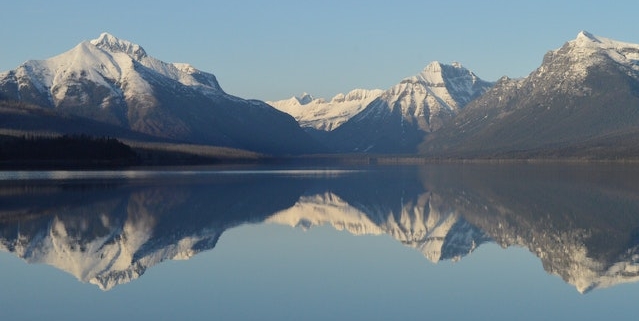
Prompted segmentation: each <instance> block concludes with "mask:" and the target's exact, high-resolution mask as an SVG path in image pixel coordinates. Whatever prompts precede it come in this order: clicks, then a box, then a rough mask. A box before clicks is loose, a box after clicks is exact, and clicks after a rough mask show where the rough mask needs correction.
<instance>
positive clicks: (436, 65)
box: [424, 61, 442, 72]
mask: <svg viewBox="0 0 639 321" xmlns="http://www.w3.org/2000/svg"><path fill="white" fill-rule="evenodd" d="M424 71H429V72H441V71H442V64H441V63H440V62H439V61H433V62H431V63H429V64H428V66H426V68H424Z"/></svg>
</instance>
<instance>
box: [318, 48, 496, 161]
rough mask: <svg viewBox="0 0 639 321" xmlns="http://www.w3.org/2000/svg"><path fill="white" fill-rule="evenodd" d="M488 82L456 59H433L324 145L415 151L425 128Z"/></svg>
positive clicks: (445, 117) (434, 128)
mask: <svg viewBox="0 0 639 321" xmlns="http://www.w3.org/2000/svg"><path fill="white" fill-rule="evenodd" d="M492 85H493V84H492V83H490V82H487V81H483V80H481V79H480V78H479V77H477V76H476V75H475V74H474V73H472V72H471V71H470V70H468V69H466V68H464V67H462V66H461V65H460V64H459V63H453V64H452V65H446V64H441V63H439V62H436V61H435V62H432V63H430V64H429V65H428V66H426V68H424V69H423V70H422V71H421V72H420V73H419V74H417V75H415V76H412V77H408V78H405V79H404V80H402V81H401V82H400V83H399V84H397V85H395V86H393V87H391V88H389V89H388V90H386V91H384V93H382V94H381V95H380V96H379V97H378V98H377V99H375V100H373V101H372V102H371V103H370V104H369V105H368V106H366V108H364V109H363V110H362V111H361V112H360V113H359V114H357V115H355V116H354V117H352V118H351V119H350V120H348V121H347V122H346V123H344V124H343V125H342V126H340V127H339V128H338V129H337V130H335V131H333V132H332V135H331V136H330V137H329V138H328V139H327V140H328V143H327V145H335V146H337V148H338V149H339V150H340V151H344V152H371V153H414V152H416V150H417V146H418V145H419V144H420V143H421V142H422V141H423V140H424V138H425V136H426V135H427V134H428V133H431V132H434V131H437V130H439V129H440V128H442V126H444V123H445V122H446V121H447V120H449V119H451V118H453V117H454V116H455V115H456V114H457V113H459V111H460V110H461V109H463V108H464V106H466V104H468V102H470V101H471V100H473V99H475V98H477V97H479V96H480V95H482V94H483V93H484V92H485V91H486V90H488V89H489V88H490V87H492ZM333 133H334V135H333Z"/></svg>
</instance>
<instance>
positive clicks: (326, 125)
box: [267, 89, 383, 131]
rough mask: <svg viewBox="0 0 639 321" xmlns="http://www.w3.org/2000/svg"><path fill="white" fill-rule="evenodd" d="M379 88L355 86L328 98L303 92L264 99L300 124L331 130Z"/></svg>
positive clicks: (371, 97) (364, 105)
mask: <svg viewBox="0 0 639 321" xmlns="http://www.w3.org/2000/svg"><path fill="white" fill-rule="evenodd" d="M382 92H383V91H382V90H381V89H372V90H366V89H354V90H351V91H350V92H348V93H347V94H337V95H335V97H333V98H332V99H331V100H330V101H326V100H325V99H323V98H314V97H313V96H311V95H309V94H307V93H304V94H303V95H301V96H299V97H292V98H290V99H286V100H278V101H268V102H267V103H268V104H269V105H271V106H273V107H275V108H276V109H278V110H280V111H283V112H285V113H287V114H290V115H291V116H293V117H294V118H295V120H297V122H298V123H299V124H300V126H302V127H303V128H310V129H315V130H321V131H332V130H334V129H335V128H337V127H339V126H340V125H342V124H343V123H344V122H346V121H347V120H349V119H351V118H352V117H353V116H355V115H357V114H358V113H359V112H360V111H362V109H364V108H365V107H366V106H367V105H368V104H369V103H370V102H371V101H373V100H374V99H375V98H377V97H379V95H380V94H381V93H382Z"/></svg>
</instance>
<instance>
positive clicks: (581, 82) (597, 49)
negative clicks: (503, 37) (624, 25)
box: [420, 32, 639, 157]
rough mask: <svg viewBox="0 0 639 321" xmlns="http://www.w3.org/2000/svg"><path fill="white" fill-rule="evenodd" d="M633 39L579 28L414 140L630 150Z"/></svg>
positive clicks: (638, 128)
mask: <svg viewBox="0 0 639 321" xmlns="http://www.w3.org/2000/svg"><path fill="white" fill-rule="evenodd" d="M638 133H639V45H635V44H628V43H623V42H619V41H614V40H610V39H606V38H603V37H597V36H594V35H592V34H589V33H587V32H581V33H579V35H578V36H577V38H576V39H574V40H572V41H569V42H567V43H566V44H565V45H564V46H562V47H561V48H559V49H557V50H553V51H550V52H548V53H547V54H546V56H545V57H544V59H543V63H542V64H541V66H540V67H539V68H537V69H536V70H535V71H533V72H532V73H531V74H530V75H529V76H527V77H525V78H523V79H509V78H507V77H504V78H502V79H500V80H499V81H498V82H497V84H496V85H495V86H494V87H493V88H492V89H491V90H489V91H488V92H486V93H485V94H484V95H483V96H481V97H480V98H478V99H477V100H475V101H473V102H471V103H470V104H469V105H468V106H467V107H466V108H465V109H464V110H463V111H462V112H460V113H459V115H458V116H457V117H456V118H455V119H454V121H453V122H451V123H450V124H449V125H447V126H445V127H444V128H442V130H440V131H439V132H437V133H436V134H435V135H432V136H430V137H429V142H427V143H425V144H423V145H422V146H421V147H420V151H421V152H423V153H425V154H428V155H438V156H461V157H476V156H480V157H483V156H497V157H499V156H502V157H503V156H506V157H512V156H514V157H528V156H551V157H554V156H558V157H562V156H578V157H608V156H610V155H616V156H618V157H623V156H626V155H637V154H638V153H637V152H639V148H637V143H638V142H639V140H638V139H637V138H636V137H637V134H638Z"/></svg>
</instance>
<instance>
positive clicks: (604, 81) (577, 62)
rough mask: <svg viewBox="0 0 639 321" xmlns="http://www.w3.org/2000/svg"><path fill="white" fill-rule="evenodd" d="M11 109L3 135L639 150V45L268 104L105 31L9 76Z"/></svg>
mask: <svg viewBox="0 0 639 321" xmlns="http://www.w3.org/2000/svg"><path fill="white" fill-rule="evenodd" d="M269 104H270V105H269ZM273 107H274V108H273ZM0 115H1V116H2V117H1V119H2V120H1V121H0V134H2V133H4V134H9V135H16V134H24V133H28V134H30V133H51V134H68V133H84V134H93V135H99V136H113V137H118V138H124V139H128V140H135V141H154V142H165V143H176V144H177V143H179V144H183V143H186V144H200V145H210V146H222V147H231V148H236V149H243V150H248V151H253V152H259V153H263V154H272V155H294V154H315V153H327V152H328V153H369V154H402V155H421V156H425V157H435V158H475V157H479V158H486V157H488V158H535V157H543V158H548V157H549V158H556V157H577V158H636V157H639V138H637V137H639V135H638V134H639V45H635V44H629V43H623V42H619V41H615V40H611V39H607V38H603V37H598V36H594V35H592V34H590V33H587V32H580V33H579V34H578V36H577V38H576V39H574V40H572V41H569V42H567V43H566V44H565V45H564V46H562V47H561V48H560V49H557V50H553V51H550V52H549V53H547V54H546V56H545V57H544V59H543V63H542V64H541V66H540V67H539V68H537V69H536V70H535V71H533V72H532V73H531V74H530V75H529V76H527V77H525V78H522V79H510V78H508V77H503V78H502V79H500V80H499V81H498V82H496V83H491V82H488V81H484V80H482V79H480V78H479V77H477V76H476V75H475V74H474V73H473V72H472V71H470V70H468V69H466V68H464V67H462V66H461V65H460V64H459V63H452V64H450V65H448V64H442V63H439V62H433V63H430V64H429V65H428V66H426V68H425V69H424V70H423V71H422V72H420V73H418V74H417V75H415V76H412V77H408V78H406V79H404V80H402V81H400V82H399V83H398V84H397V85H395V86H392V87H391V88H389V89H387V90H380V89H373V90H364V89H356V90H352V91H350V92H348V93H347V94H339V95H336V96H335V97H333V98H332V99H330V100H328V101H327V100H324V99H316V98H313V97H312V96H310V95H308V94H304V95H302V96H299V97H293V98H290V99H287V100H281V101H272V102H268V104H267V103H264V102H261V101H256V100H245V99H241V98H238V97H234V96H231V95H228V94H226V93H225V92H224V91H223V90H222V89H221V87H220V85H219V84H218V82H217V80H216V78H215V76H214V75H212V74H209V73H206V72H202V71H199V70H197V69H195V68H194V67H192V66H190V65H188V64H177V63H165V62H162V61H159V60H157V59H155V58H152V57H151V56H149V55H147V53H146V52H145V51H144V49H143V48H142V47H140V46H139V45H137V44H133V43H131V42H128V41H126V40H121V39H118V38H116V37H114V36H112V35H109V34H107V33H105V34H102V35H101V36H100V37H99V38H97V39H94V40H91V41H86V42H82V43H81V44H79V45H78V46H76V47H75V48H73V49H72V50H70V51H68V52H66V53H63V54H61V55H59V56H56V57H53V58H50V59H47V60H42V61H27V62H26V63H24V64H23V65H21V66H19V67H18V68H16V69H15V70H11V71H8V72H4V73H0ZM291 116H292V117H291ZM296 120H297V123H296V122H295V121H296Z"/></svg>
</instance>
